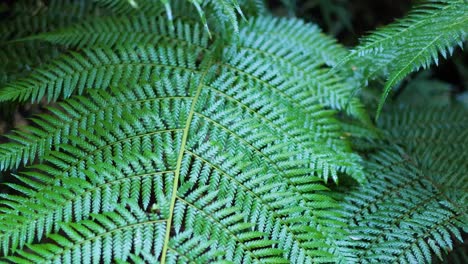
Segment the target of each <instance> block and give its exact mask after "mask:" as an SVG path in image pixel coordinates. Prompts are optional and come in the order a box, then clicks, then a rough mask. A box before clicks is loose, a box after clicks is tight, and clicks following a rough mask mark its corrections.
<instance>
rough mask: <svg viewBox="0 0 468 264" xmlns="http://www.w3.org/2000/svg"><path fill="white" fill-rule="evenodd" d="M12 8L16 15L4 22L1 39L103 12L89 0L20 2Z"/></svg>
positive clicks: (70, 22) (54, 27)
mask: <svg viewBox="0 0 468 264" xmlns="http://www.w3.org/2000/svg"><path fill="white" fill-rule="evenodd" d="M12 9H13V10H12V12H11V13H12V18H10V19H8V20H6V21H2V24H1V25H0V40H1V41H7V40H12V39H16V38H20V37H25V36H29V35H32V34H35V33H40V32H47V31H50V30H55V29H58V28H61V27H64V26H68V25H70V24H72V23H75V22H78V21H80V20H82V19H84V18H85V17H93V16H98V15H99V14H101V13H102V12H103V11H102V10H98V8H97V6H96V4H94V3H93V1H86V0H78V1H73V0H51V1H47V2H44V1H17V3H14V4H13V7H12Z"/></svg>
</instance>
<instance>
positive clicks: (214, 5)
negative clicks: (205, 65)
mask: <svg viewBox="0 0 468 264" xmlns="http://www.w3.org/2000/svg"><path fill="white" fill-rule="evenodd" d="M97 2H98V3H100V4H101V5H102V6H105V7H106V8H110V9H111V10H113V11H114V12H115V13H117V14H132V13H140V14H141V13H143V14H146V15H148V16H155V15H156V16H159V15H161V14H162V13H163V12H164V13H166V15H167V20H169V21H171V20H173V19H174V18H175V17H178V15H179V14H181V12H180V11H181V10H184V14H183V15H184V16H187V15H188V16H193V14H198V17H199V19H200V21H201V23H202V25H203V27H204V29H205V30H206V31H207V32H208V34H210V28H211V26H214V27H215V28H221V27H219V25H216V23H218V24H221V25H222V26H224V29H226V27H232V29H233V30H234V32H238V31H239V21H238V16H240V17H244V14H243V11H244V10H245V9H247V10H246V11H247V12H248V13H253V14H259V13H260V12H262V10H264V9H265V7H264V4H263V2H262V1H258V0H241V1H237V0H197V1H192V0H143V1H138V0H132V1H127V0H118V1H115V0H112V1H110V0H98V1H97ZM187 3H189V5H191V7H192V8H190V6H189V5H187ZM217 32H218V33H220V32H222V31H221V30H217Z"/></svg>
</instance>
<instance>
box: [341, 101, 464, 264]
mask: <svg viewBox="0 0 468 264" xmlns="http://www.w3.org/2000/svg"><path fill="white" fill-rule="evenodd" d="M392 112H393V113H391V114H386V115H383V116H382V120H381V122H382V123H383V124H384V125H383V127H384V128H386V129H388V130H387V131H388V132H387V134H388V135H387V138H388V140H390V141H391V142H393V143H398V144H399V145H401V146H404V148H405V149H402V148H400V147H396V146H393V147H392V146H390V145H383V146H384V147H385V149H384V150H378V151H376V153H374V154H372V155H371V157H370V158H369V159H368V162H369V164H368V165H367V168H368V169H367V171H368V176H369V179H370V182H369V184H366V185H364V186H361V187H353V188H351V189H348V190H347V191H345V192H343V193H340V194H339V195H340V196H341V197H342V198H343V199H344V201H343V205H344V211H342V213H343V214H344V217H345V218H346V219H347V220H348V223H349V225H350V227H349V232H350V235H349V236H348V239H346V240H345V241H342V242H341V243H339V244H341V245H342V246H343V247H342V248H341V249H342V250H343V251H344V252H346V253H347V254H348V255H350V256H352V257H350V258H349V259H348V260H347V261H348V263H351V262H356V263H372V262H375V261H378V262H385V263H387V262H392V263H393V262H396V263H433V262H434V258H439V259H440V260H442V259H443V258H445V257H444V256H445V255H446V254H447V253H448V252H451V251H452V250H453V245H454V244H456V242H455V241H454V240H458V243H463V241H464V239H463V235H462V234H463V233H464V232H466V230H467V229H466V228H467V227H468V226H467V223H468V221H467V220H468V214H467V212H468V211H467V209H468V207H467V204H468V201H467V198H468V196H467V193H466V190H467V189H468V175H467V173H466V172H467V171H468V170H467V167H466V166H467V164H466V159H467V158H468V157H467V152H466V146H467V145H468V142H466V132H467V131H468V128H467V115H466V114H467V112H466V110H464V109H459V108H448V109H447V108H445V109H424V111H415V109H409V108H406V109H402V110H400V111H395V109H392ZM463 230H464V231H463ZM345 248H347V250H345ZM356 249H358V253H357V254H356V255H353V254H352V252H356ZM457 258H458V257H457ZM465 261H466V259H465ZM462 262H463V261H462Z"/></svg>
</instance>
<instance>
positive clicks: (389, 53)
mask: <svg viewBox="0 0 468 264" xmlns="http://www.w3.org/2000/svg"><path fill="white" fill-rule="evenodd" d="M467 28H468V5H467V3H466V1H465V0H453V1H445V0H426V1H422V3H421V4H420V5H418V6H416V7H414V9H413V10H412V11H411V12H410V13H409V14H408V15H407V16H405V17H404V18H402V19H400V20H397V21H395V22H394V23H392V24H390V25H387V26H385V27H382V28H381V29H378V30H376V31H375V32H373V33H372V34H370V35H369V36H367V37H364V38H363V39H362V40H361V43H360V45H359V46H357V47H356V48H355V50H353V51H352V52H351V54H350V55H348V56H347V57H346V58H345V59H344V60H342V61H341V62H340V65H339V66H338V67H341V66H346V67H357V68H358V69H359V70H360V71H362V72H363V79H364V80H363V81H367V80H369V79H375V78H376V77H378V76H385V77H387V81H386V84H385V87H384V92H383V95H382V97H381V100H380V103H379V107H378V110H377V113H378V114H379V113H380V112H381V110H382V106H383V104H384V102H385V99H386V97H387V96H388V94H389V93H390V91H391V89H392V88H393V87H394V86H395V85H396V84H397V83H398V82H400V81H401V80H403V78H405V77H406V76H407V75H408V74H409V73H411V72H413V71H416V70H418V69H420V68H428V67H430V65H431V64H433V63H435V64H438V61H439V55H442V57H444V58H447V56H449V55H451V54H452V53H453V49H454V47H455V46H456V45H459V46H461V45H462V42H463V41H464V40H465V39H466V34H467V32H466V30H467ZM378 114H377V116H378Z"/></svg>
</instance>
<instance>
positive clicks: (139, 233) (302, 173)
mask: <svg viewBox="0 0 468 264" xmlns="http://www.w3.org/2000/svg"><path fill="white" fill-rule="evenodd" d="M41 3H42V2H41ZM460 3H461V2H460ZM457 4H459V2H457V1H453V2H452V1H450V3H449V2H447V3H445V2H444V3H442V2H440V3H439V2H437V3H433V4H430V6H429V5H425V6H423V7H419V9H417V10H425V11H424V12H423V13H424V14H421V16H419V15H418V14H419V13H418V11H415V12H414V13H413V14H410V15H409V18H407V19H406V20H405V19H403V20H402V21H403V22H404V21H406V22H404V23H403V22H402V21H400V22H397V23H401V24H400V26H392V25H391V26H389V27H388V29H387V30H388V32H387V31H385V28H384V29H382V30H381V31H382V32H384V33H382V34H380V33H378V34H379V35H380V36H381V37H383V39H382V41H380V40H379V39H378V38H379V37H377V38H374V37H370V39H369V41H368V43H365V44H363V46H366V47H368V48H363V49H362V50H363V51H364V50H366V51H365V52H361V53H359V54H361V55H363V56H362V57H355V53H349V52H348V51H347V49H345V48H344V47H342V46H341V45H339V44H337V43H336V41H335V40H333V39H332V38H330V37H328V36H326V35H324V34H323V33H321V31H320V29H319V28H318V27H317V26H315V25H312V24H308V23H304V22H303V21H301V20H299V19H295V18H289V19H286V18H275V17H272V16H270V15H268V14H267V13H268V12H267V11H266V8H265V6H264V4H263V2H262V1H248V0H245V1H238V2H237V1H231V0H223V1H211V0H210V1H187V0H180V1H178V0H173V1H161V0H157V1H156V0H155V1H143V0H140V1H127V0H121V1H107V0H99V1H70V2H69V1H59V0H57V1H53V0H52V1H50V2H46V3H42V4H39V6H37V5H38V4H37V2H35V1H24V2H23V1H20V2H18V3H16V4H14V5H13V6H12V8H11V10H10V11H9V15H10V16H11V17H12V18H13V20H11V22H9V23H6V24H5V25H2V26H0V28H1V29H0V30H2V32H8V33H7V34H6V35H4V36H5V38H4V39H3V40H4V41H5V43H3V45H4V47H5V48H4V49H3V50H2V51H1V52H0V57H1V58H5V61H6V63H5V64H4V65H2V67H1V68H0V72H1V73H2V80H1V83H3V85H2V88H0V103H1V104H17V105H20V104H25V103H27V102H30V103H33V104H46V105H47V104H48V105H49V106H48V108H47V111H46V113H43V114H40V115H36V116H34V117H32V118H31V119H30V125H28V126H24V127H20V128H18V129H17V130H15V131H12V132H10V133H8V134H6V135H5V137H6V138H7V139H8V142H7V143H3V144H0V171H1V172H3V173H5V175H7V177H6V178H7V182H6V183H5V185H6V186H7V187H8V188H9V190H8V191H7V192H5V193H2V194H0V197H1V198H0V252H1V253H0V263H114V262H115V263H211V262H213V263H322V262H323V263H330V262H335V263H375V262H381V263H386V262H398V263H425V262H435V260H436V259H440V260H441V261H444V260H447V259H450V260H453V261H459V262H461V263H462V262H463V258H464V257H466V255H464V254H463V252H462V250H461V249H463V247H464V245H465V244H464V236H465V232H466V230H467V226H466V224H467V215H466V209H467V208H466V204H467V201H466V198H467V196H466V189H467V187H468V186H467V182H468V181H467V178H466V177H467V175H466V171H468V163H467V162H466V160H468V154H467V153H468V152H467V151H466V146H467V145H468V142H467V138H468V137H467V136H468V135H467V131H468V128H467V124H468V122H467V118H466V117H467V116H468V115H467V113H466V111H467V110H466V109H465V108H463V107H462V106H460V105H456V104H454V103H453V102H452V99H451V98H450V96H449V95H448V92H447V89H448V88H447V86H446V85H445V84H444V83H442V82H433V81H432V80H430V79H428V78H426V77H425V75H424V74H423V75H421V76H420V77H418V78H416V79H415V81H414V82H412V83H411V85H408V87H407V88H406V89H407V90H405V91H403V92H402V93H401V94H400V96H399V98H397V99H400V100H399V101H397V102H393V104H390V105H388V110H387V111H385V112H384V115H383V116H382V118H381V119H380V120H379V123H377V124H376V127H375V126H374V125H373V124H372V123H371V121H370V118H369V117H368V114H367V111H366V107H365V106H364V104H363V103H362V102H361V99H360V98H359V97H357V96H356V93H355V90H356V88H359V87H360V86H359V85H360V83H361V81H362V79H361V78H362V76H359V72H360V70H359V71H352V70H350V69H349V68H347V67H341V66H342V65H347V61H348V60H349V61H350V62H351V61H352V62H353V63H355V62H356V61H360V62H361V63H362V64H360V66H361V67H363V68H366V67H367V68H366V70H369V71H372V70H373V68H372V67H381V66H382V65H383V64H378V63H369V61H372V60H373V58H374V55H375V56H376V57H377V58H378V56H379V54H384V53H385V52H387V50H386V49H387V48H389V49H390V48H391V49H393V50H394V51H398V52H399V53H398V55H396V56H397V57H398V56H400V57H401V61H404V60H407V62H408V60H410V58H409V57H405V56H409V55H408V54H409V53H411V52H413V51H411V48H409V47H408V48H405V46H403V47H401V49H402V50H401V51H400V50H399V49H396V47H393V46H392V44H389V43H395V41H397V39H398V38H400V37H402V36H403V35H404V34H406V33H402V32H409V31H412V30H413V29H412V28H413V27H414V26H413V24H415V23H426V22H427V21H426V16H428V11H429V10H431V11H434V10H435V11H437V12H439V11H440V12H443V11H442V10H446V9H447V10H452V9H451V8H453V5H457ZM42 5H44V6H42ZM32 7H35V8H36V9H37V11H35V12H37V16H33V17H27V15H26V14H28V12H31V10H32V9H31V8H32ZM421 8H422V9H421ZM425 8H426V9H425ZM241 9H242V11H240V10H241ZM433 9H434V10H433ZM439 9H440V10H439ZM421 12H422V11H421ZM453 12H455V10H453ZM457 12H458V11H457ZM59 14H61V15H59ZM67 14H68V16H67ZM444 14H445V13H444ZM452 15H453V13H450V12H449V13H447V16H448V17H450V16H452ZM434 17H435V18H437V19H438V18H439V16H434ZM462 17H463V16H462ZM435 18H434V19H435ZM457 19H462V21H464V20H463V18H457ZM15 21H16V22H15ZM418 21H419V22H418ZM452 22H453V21H452ZM22 23H23V24H26V25H27V26H25V27H22V26H20V25H21V24H22ZM19 28H22V31H20V30H19ZM405 28H411V30H404V29H405ZM416 29H417V30H416ZM416 29H415V30H416V31H421V30H423V31H424V30H426V28H419V27H416ZM454 30H455V29H454ZM378 32H380V31H378ZM447 32H448V31H447ZM456 32H457V33H456V34H455V36H456V38H457V40H458V39H459V38H460V37H461V35H462V33H460V31H456ZM413 34H414V36H419V35H418V34H420V35H421V36H422V35H424V34H425V33H424V32H422V31H421V32H419V33H411V34H410V35H408V36H406V35H405V36H403V37H404V38H409V37H413ZM447 34H449V33H447ZM384 35H385V36H387V37H385V36H384ZM442 36H445V35H442ZM385 38H388V39H385ZM432 38H433V36H432V35H428V36H426V39H432ZM384 39H385V40H384ZM441 39H445V40H444V41H445V42H443V43H442V42H441V43H442V44H441V45H442V46H440V47H439V46H437V48H434V47H431V48H430V49H428V50H427V52H429V53H430V55H431V56H432V55H433V53H434V52H435V54H437V52H439V51H440V50H445V49H446V48H447V47H448V46H450V45H452V44H453V43H452V42H450V41H452V39H448V38H445V37H442V38H440V39H437V41H439V40H441ZM387 41H388V43H387ZM421 41H423V40H421ZM441 41H442V40H441ZM377 42H381V44H379V45H382V46H378V47H383V48H382V50H383V51H380V49H379V51H376V50H375V49H373V48H371V47H372V45H376V44H375V43H377ZM449 42H450V45H449V44H447V43H449ZM415 43H417V39H416V40H415ZM434 43H435V42H434ZM444 43H445V44H447V45H445V44H444ZM383 45H388V46H385V48H384V46H383ZM376 47H377V46H376ZM34 49H35V50H38V51H40V52H34ZM359 49H360V48H358V50H359ZM367 51H369V52H367ZM429 53H427V54H429ZM405 54H406V55H405ZM427 54H423V55H421V56H422V57H419V58H418V59H417V60H418V61H419V62H420V60H422V58H423V57H424V56H426V55H427ZM371 55H372V56H371ZM343 58H345V59H344V61H343ZM340 62H341V63H340ZM343 62H345V63H344V64H343ZM419 62H418V63H419ZM379 63H380V62H379ZM382 63H384V62H382ZM387 63H389V62H387ZM418 63H411V65H412V67H414V68H418V67H419V66H420V65H419V64H418ZM379 65H380V66H379ZM393 66H395V69H396V68H398V67H399V66H397V65H393V64H392V67H393ZM382 67H383V66H382ZM332 68H334V69H335V70H333V71H332V70H331V69H332ZM411 69H413V68H411ZM405 75H406V73H405ZM366 78H370V77H366ZM428 84H429V85H433V87H434V88H433V89H431V90H428V91H425V90H424V91H425V93H423V92H422V91H421V90H422V89H424V87H426V86H427V85H428ZM415 93H416V94H417V95H419V94H422V93H423V94H424V97H423V98H424V99H423V100H424V101H423V102H421V101H420V100H414V98H413V97H414V94H415ZM441 94H442V95H441ZM362 95H363V96H369V95H366V94H362ZM434 95H435V96H434ZM441 96H443V100H440V98H441ZM421 105H424V106H425V107H421ZM369 107H373V106H372V105H370V106H369ZM438 107H444V108H443V109H442V108H438ZM10 174H11V176H10ZM337 183H340V185H339V186H337V185H336V184H337ZM330 190H331V191H330ZM460 245H461V246H460ZM451 251H453V252H451ZM460 252H461V253H460ZM448 253H450V254H448Z"/></svg>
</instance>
